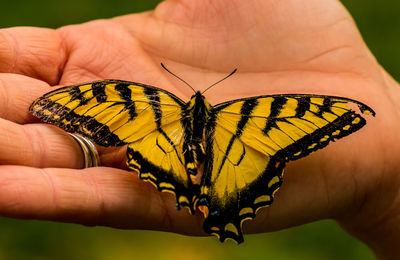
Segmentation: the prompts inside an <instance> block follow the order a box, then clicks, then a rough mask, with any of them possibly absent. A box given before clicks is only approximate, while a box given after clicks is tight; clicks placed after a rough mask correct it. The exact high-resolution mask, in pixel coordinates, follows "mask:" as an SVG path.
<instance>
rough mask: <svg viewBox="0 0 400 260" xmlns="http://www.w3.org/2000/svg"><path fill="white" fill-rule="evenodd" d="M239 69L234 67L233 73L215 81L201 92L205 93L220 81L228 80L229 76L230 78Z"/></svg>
mask: <svg viewBox="0 0 400 260" xmlns="http://www.w3.org/2000/svg"><path fill="white" fill-rule="evenodd" d="M236 71H237V69H234V70H233V71H232V72H231V74H229V75H228V76H226V77H225V78H223V79H220V80H218V81H217V82H215V83H214V84H212V85H211V86H209V87H208V88H206V89H205V90H204V91H203V92H201V94H202V95H203V94H204V93H205V92H206V91H207V90H209V89H210V88H212V87H214V86H215V85H217V84H218V83H220V82H221V81H224V80H226V79H227V78H229V77H230V76H232V75H233V74H234V73H235V72H236Z"/></svg>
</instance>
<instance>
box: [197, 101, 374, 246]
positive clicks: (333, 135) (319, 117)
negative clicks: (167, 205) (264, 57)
mask: <svg viewBox="0 0 400 260" xmlns="http://www.w3.org/2000/svg"><path fill="white" fill-rule="evenodd" d="M357 106H358V107H359V110H360V111H361V112H362V113H365V114H368V113H372V114H374V112H373V111H372V110H371V109H370V108H368V107H367V106H365V105H363V104H361V103H359V102H357V101H353V100H349V99H345V98H339V97H329V96H318V95H274V96H261V97H254V98H248V99H242V100H235V101H230V102H226V103H222V104H220V105H217V106H215V107H214V108H213V109H212V111H211V118H210V121H209V124H208V126H207V129H206V143H207V148H206V154H207V155H208V156H209V157H208V158H209V159H208V160H206V162H205V166H204V176H203V182H202V185H201V195H200V199H199V202H198V205H199V207H200V208H201V209H202V211H203V212H205V213H206V216H207V217H206V219H205V222H204V229H205V231H206V232H208V233H212V234H215V235H217V236H218V237H219V238H220V240H221V241H224V240H225V239H226V238H231V239H233V240H235V241H237V242H238V243H240V242H242V241H243V235H242V227H241V225H242V222H243V221H244V220H246V219H253V218H254V217H255V214H256V212H257V210H258V209H260V208H261V207H264V206H268V205H270V204H271V203H272V202H273V197H274V194H275V192H276V191H277V190H278V189H279V187H280V186H281V184H282V173H283V169H284V167H285V163H286V162H288V161H290V160H296V159H298V158H301V157H303V156H306V155H308V154H309V153H310V152H313V151H315V150H317V149H321V148H323V147H325V146H326V145H327V144H328V143H329V142H330V141H333V140H334V139H339V138H341V137H344V136H346V135H348V134H350V133H352V132H354V131H356V130H358V129H360V128H361V127H362V126H363V125H365V119H364V118H363V117H362V116H361V115H360V114H359V113H358V111H356V110H354V109H353V108H351V107H354V108H356V107H357Z"/></svg>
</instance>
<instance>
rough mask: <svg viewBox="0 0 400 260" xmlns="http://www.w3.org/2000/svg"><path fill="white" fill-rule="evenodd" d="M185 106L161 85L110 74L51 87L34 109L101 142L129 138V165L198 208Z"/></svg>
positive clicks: (179, 202) (116, 142) (109, 143)
mask: <svg viewBox="0 0 400 260" xmlns="http://www.w3.org/2000/svg"><path fill="white" fill-rule="evenodd" d="M184 106H185V103H184V102H183V101H181V100H180V99H179V98H178V97H176V96H174V95H173V94H171V93H169V92H167V91H164V90H162V89H158V88H155V87H151V86H148V85H143V84H139V83H134V82H128V81H120V80H105V81H96V82H90V83H86V84H79V85H75V86H71V87H63V88H59V89H57V90H54V91H52V92H49V93H47V94H46V95H44V96H42V97H41V98H39V99H37V100H36V101H35V102H34V103H33V104H32V105H31V107H30V111H31V112H32V114H33V115H35V116H37V117H39V118H40V119H42V120H43V121H45V122H48V123H52V124H55V125H58V126H59V127H61V128H63V129H65V130H67V131H74V132H78V133H80V134H82V135H84V136H87V137H88V138H91V139H92V140H93V141H95V142H96V143H97V144H99V145H102V146H122V145H125V144H128V150H127V156H128V162H127V164H128V166H129V167H130V168H132V169H134V170H136V171H138V172H139V177H140V178H141V179H144V180H146V181H149V182H151V183H153V184H154V185H155V186H156V187H157V188H158V189H159V190H160V191H168V192H172V193H174V194H175V195H176V197H177V205H178V207H179V206H187V207H189V208H190V210H191V212H193V211H194V208H193V206H194V205H193V202H194V200H195V197H196V195H198V189H197V188H196V185H193V184H192V182H191V179H190V177H189V176H188V174H187V170H186V165H187V163H188V155H187V153H186V157H185V155H184V152H183V151H184V150H187V149H186V147H185V145H186V144H185V138H184V137H185V127H184V125H183V121H182V111H183V109H184Z"/></svg>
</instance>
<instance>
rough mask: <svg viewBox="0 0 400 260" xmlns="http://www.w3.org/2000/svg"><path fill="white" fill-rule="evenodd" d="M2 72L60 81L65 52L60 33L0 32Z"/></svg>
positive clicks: (25, 29) (30, 29) (34, 30)
mask: <svg viewBox="0 0 400 260" xmlns="http://www.w3.org/2000/svg"><path fill="white" fill-rule="evenodd" d="M0 60H1V63H0V72H11V73H18V74H23V75H27V76H30V77H33V78H36V79H41V80H44V81H46V82H48V83H49V84H51V85H55V84H56V83H57V82H58V79H59V75H60V73H61V71H62V69H63V66H64V63H65V60H66V53H65V50H64V48H63V44H62V39H61V38H60V36H59V34H58V33H57V31H55V30H52V29H45V28H33V27H15V28H8V29H1V30H0Z"/></svg>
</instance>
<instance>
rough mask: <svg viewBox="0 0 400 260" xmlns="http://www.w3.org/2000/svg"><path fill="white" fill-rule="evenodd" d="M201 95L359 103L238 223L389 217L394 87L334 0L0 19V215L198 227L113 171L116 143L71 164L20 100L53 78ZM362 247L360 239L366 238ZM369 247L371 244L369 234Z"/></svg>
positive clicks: (119, 153)
mask: <svg viewBox="0 0 400 260" xmlns="http://www.w3.org/2000/svg"><path fill="white" fill-rule="evenodd" d="M160 62H163V63H165V64H166V65H167V66H168V68H169V69H171V70H172V71H174V72H175V73H177V74H179V75H180V76H182V77H183V78H184V79H185V80H186V81H188V82H189V83H191V85H192V86H193V87H194V88H195V89H198V90H202V89H205V88H206V87H208V86H209V85H210V84H212V83H214V82H215V81H217V80H219V79H221V78H222V77H224V76H226V75H227V74H228V73H230V72H231V71H232V70H233V69H234V68H238V72H237V73H236V74H235V75H234V76H233V77H231V78H229V79H228V80H226V81H224V82H222V83H220V85H218V86H217V87H215V88H213V89H211V90H210V91H208V92H207V94H206V97H207V99H208V100H209V102H210V103H212V104H217V103H220V102H222V101H226V100H231V99H235V98H242V97H245V96H256V95H265V94H278V93H310V94H324V95H336V96H342V97H346V98H352V99H355V100H358V101H361V102H363V103H365V104H367V105H369V106H370V107H372V108H373V109H374V110H375V112H376V113H377V116H376V118H372V117H369V118H367V122H368V123H367V126H366V127H364V128H363V129H362V130H360V131H359V132H357V133H355V134H353V135H351V136H349V137H346V138H344V139H342V140H340V141H338V142H337V143H334V144H330V145H329V146H328V147H327V148H325V149H323V150H321V151H318V152H316V153H313V154H312V155H310V156H308V157H306V158H304V159H301V160H298V161H296V162H291V163H289V164H288V166H287V170H286V173H285V181H284V185H283V187H282V189H281V190H280V191H279V193H278V195H277V199H276V202H275V203H274V204H273V205H272V206H271V207H270V208H267V209H263V210H261V211H260V212H259V214H258V216H257V218H256V219H255V220H254V221H252V222H249V223H246V224H245V227H244V229H245V231H247V232H262V231H265V232H266V231H271V230H275V229H281V228H285V227H289V226H293V225H298V224H303V223H306V222H310V221H313V220H318V219H323V218H334V219H336V220H338V221H339V222H340V223H341V224H342V225H343V226H344V227H345V228H346V229H348V230H349V231H350V232H352V233H354V234H356V235H357V236H359V237H361V238H362V239H364V240H365V241H366V242H367V243H369V240H368V238H367V237H365V234H364V233H365V230H371V229H374V228H377V227H378V226H376V225H377V224H379V225H381V226H382V227H384V226H385V225H386V223H389V222H391V221H392V219H391V216H394V217H396V214H395V210H396V209H397V208H399V207H398V206H399V205H398V204H399V197H398V194H397V193H398V189H399V187H400V179H399V177H398V176H400V175H399V174H398V173H399V164H398V162H397V161H396V159H397V158H399V157H400V136H399V134H398V133H399V130H400V123H399V113H400V107H399V105H398V102H395V100H400V93H399V90H400V89H399V88H398V85H397V83H396V82H394V81H393V80H392V79H391V78H390V76H388V75H387V74H386V72H385V71H384V70H383V69H382V68H381V67H380V66H379V64H378V63H377V62H376V60H375V59H374V57H373V56H372V54H371V53H370V52H369V50H368V48H367V47H366V46H365V44H364V42H363V41H362V39H361V37H360V35H359V33H358V31H357V29H356V27H355V25H354V23H353V21H352V19H351V17H350V16H349V14H348V13H347V12H346V10H345V9H344V8H343V6H342V5H341V4H340V3H339V2H338V1H336V0H323V1H322V0H311V1H307V2H300V1H284V2H283V1H273V0H268V1H247V2H246V1H239V0H238V1H227V0H218V1H198V0H181V1H165V2H162V3H161V4H160V5H159V6H158V7H157V8H156V9H155V10H154V11H152V12H146V13H140V14H132V15H127V16H123V17H117V18H114V19H110V20H97V21H92V22H89V23H86V24H81V25H73V26H67V27H63V28H60V29H58V30H50V29H39V28H10V29H3V30H0V72H2V73H1V74H0V83H1V84H0V91H1V93H3V94H2V95H1V96H0V99H1V102H0V116H1V119H0V144H1V145H2V147H5V149H3V150H2V151H0V163H1V164H2V165H3V166H0V172H1V174H0V183H1V187H0V214H1V215H4V216H11V217H17V218H35V219H50V220H56V221H68V222H75V223H82V224H86V225H107V226H112V227H119V228H147V229H156V230H169V231H174V232H180V233H185V234H192V235H200V234H203V231H202V217H201V216H200V214H196V216H195V217H193V216H191V215H189V214H188V213H187V212H186V211H185V210H183V211H177V210H176V209H175V206H174V205H175V198H174V197H173V196H172V195H170V194H165V193H159V192H157V191H156V190H155V189H154V188H153V187H152V186H151V185H149V184H148V183H144V182H142V181H140V180H139V179H138V177H137V176H136V174H134V173H131V172H127V171H125V170H123V169H118V168H124V167H125V160H126V158H125V150H124V149H120V148H119V149H117V148H111V149H110V148H108V149H104V148H100V151H101V159H102V164H103V165H104V166H107V167H99V168H89V169H79V168H81V167H82V164H83V159H82V154H81V151H80V147H79V146H78V145H77V144H76V143H75V141H74V140H73V139H72V138H71V137H69V136H68V135H67V134H66V133H65V132H63V131H62V130H60V129H58V128H55V127H53V126H50V125H46V124H41V123H40V124H38V121H37V120H36V119H35V118H33V117H32V116H31V115H29V113H28V107H29V105H30V104H31V103H32V102H33V100H35V99H36V98H37V97H39V96H40V95H42V94H44V93H46V92H48V91H50V90H51V89H53V87H50V86H54V85H69V84H73V83H80V82H87V81H92V80H96V79H105V78H109V79H110V78H113V79H123V80H131V81H135V82H141V83H146V84H149V85H155V86H158V87H160V88H163V89H166V90H168V91H170V92H172V93H174V94H176V95H178V96H179V97H181V98H182V99H184V100H187V99H188V98H189V97H190V96H191V95H192V91H191V90H190V89H189V88H187V87H186V86H184V85H183V84H182V83H181V82H179V81H177V80H176V79H175V78H173V77H171V76H170V75H169V74H167V73H166V72H165V71H163V70H162V69H161V67H160V66H159V63H160ZM369 244H371V243H369ZM371 246H373V245H371Z"/></svg>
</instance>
